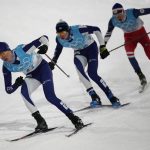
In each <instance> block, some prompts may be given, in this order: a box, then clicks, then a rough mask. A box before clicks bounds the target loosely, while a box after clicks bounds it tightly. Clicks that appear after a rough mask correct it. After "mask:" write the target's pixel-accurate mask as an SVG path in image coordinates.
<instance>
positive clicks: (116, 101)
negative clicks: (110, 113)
mask: <svg viewBox="0 0 150 150" xmlns="http://www.w3.org/2000/svg"><path fill="white" fill-rule="evenodd" d="M110 102H111V104H112V107H113V108H119V107H120V106H121V104H120V101H119V99H118V98H117V97H115V96H113V97H112V98H111V99H110Z"/></svg>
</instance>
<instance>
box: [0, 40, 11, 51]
mask: <svg viewBox="0 0 150 150" xmlns="http://www.w3.org/2000/svg"><path fill="white" fill-rule="evenodd" d="M7 50H10V48H9V46H8V44H7V43H5V42H0V52H3V51H7Z"/></svg>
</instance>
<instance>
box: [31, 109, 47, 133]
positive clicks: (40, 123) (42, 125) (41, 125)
mask: <svg viewBox="0 0 150 150" xmlns="http://www.w3.org/2000/svg"><path fill="white" fill-rule="evenodd" d="M32 116H33V117H34V119H35V120H36V122H37V127H36V128H35V131H46V130H47V129H48V126H47V124H46V121H45V119H44V118H43V117H42V116H41V115H40V113H39V111H36V112H35V113H33V114H32Z"/></svg>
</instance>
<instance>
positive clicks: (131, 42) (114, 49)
mask: <svg viewBox="0 0 150 150" xmlns="http://www.w3.org/2000/svg"><path fill="white" fill-rule="evenodd" d="M148 34H150V32H148V33H146V34H144V35H142V36H140V37H139V38H136V39H135V40H131V41H129V42H127V43H124V44H122V45H120V46H118V47H116V48H114V49H112V50H110V51H109V52H112V51H114V50H116V49H119V48H120V47H122V46H125V45H128V44H130V43H132V42H135V41H136V40H139V39H142V38H143V37H144V36H146V35H148Z"/></svg>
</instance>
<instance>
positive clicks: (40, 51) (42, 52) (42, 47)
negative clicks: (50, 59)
mask: <svg viewBox="0 0 150 150" xmlns="http://www.w3.org/2000/svg"><path fill="white" fill-rule="evenodd" d="M38 49H39V50H38V52H37V53H38V54H45V53H46V52H47V50H48V46H47V45H42V46H40V47H39V48H38Z"/></svg>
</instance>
